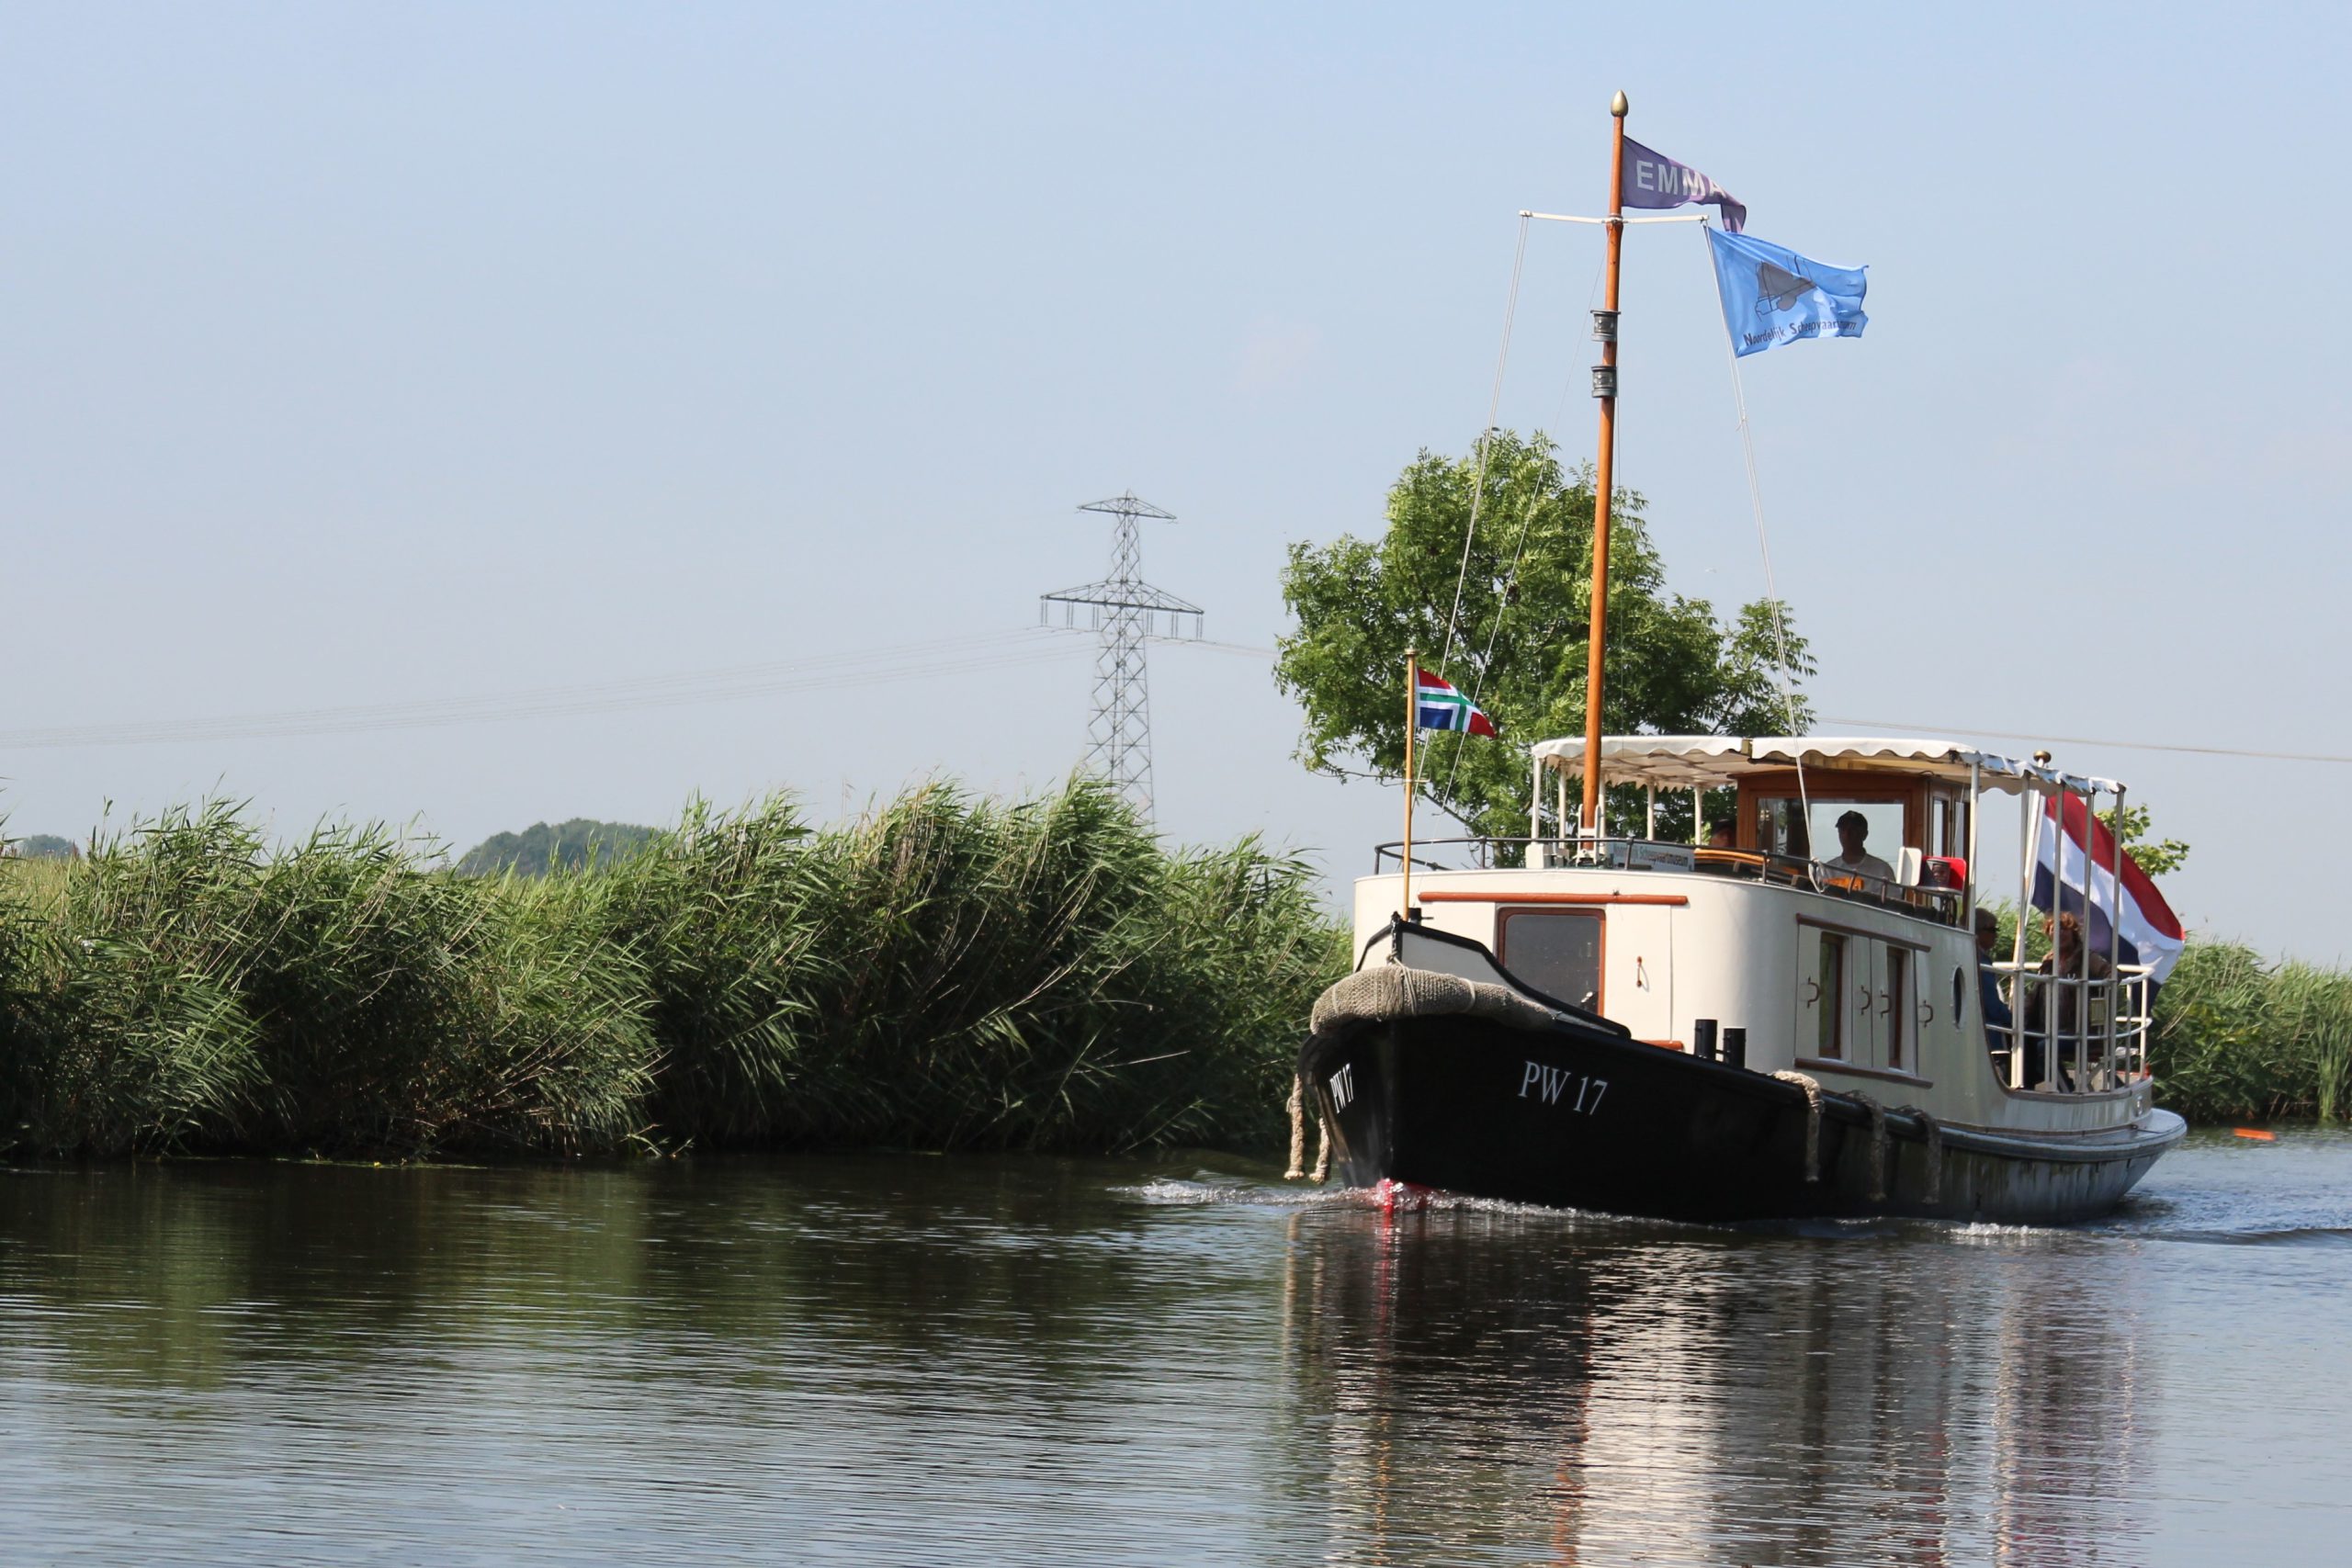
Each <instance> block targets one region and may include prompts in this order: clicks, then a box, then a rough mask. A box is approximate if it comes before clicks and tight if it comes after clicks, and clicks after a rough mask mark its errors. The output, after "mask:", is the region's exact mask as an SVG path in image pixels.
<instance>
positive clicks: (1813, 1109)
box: [1772, 1067, 1821, 1181]
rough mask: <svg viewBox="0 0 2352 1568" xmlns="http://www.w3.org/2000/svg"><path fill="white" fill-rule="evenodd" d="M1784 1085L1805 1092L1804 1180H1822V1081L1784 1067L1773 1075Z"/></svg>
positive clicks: (1808, 1074) (1809, 1074)
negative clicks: (1792, 1085) (1788, 1084)
mask: <svg viewBox="0 0 2352 1568" xmlns="http://www.w3.org/2000/svg"><path fill="white" fill-rule="evenodd" d="M1772 1076H1773V1077H1776V1078H1778V1079H1780V1080H1781V1082H1782V1083H1792V1084H1794V1085H1796V1086H1797V1087H1798V1088H1799V1089H1803V1090H1804V1179H1806V1180H1807V1181H1818V1180H1820V1179H1821V1080H1820V1079H1819V1078H1816V1077H1814V1076H1813V1075H1812V1074H1811V1073H1800V1072H1796V1071H1793V1070H1792V1069H1790V1068H1787V1067H1783V1068H1781V1070H1780V1071H1779V1072H1776V1073H1774V1074H1773V1075H1772Z"/></svg>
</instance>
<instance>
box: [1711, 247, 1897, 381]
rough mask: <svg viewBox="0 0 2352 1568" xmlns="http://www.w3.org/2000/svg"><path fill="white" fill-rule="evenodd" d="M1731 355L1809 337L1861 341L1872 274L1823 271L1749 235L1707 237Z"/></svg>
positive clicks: (1853, 269)
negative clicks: (1859, 339)
mask: <svg viewBox="0 0 2352 1568" xmlns="http://www.w3.org/2000/svg"><path fill="white" fill-rule="evenodd" d="M1707 243H1709V244H1710V245H1712V246H1713V247H1714V253H1715V286H1716V288H1718V289H1719V290H1721V292H1722V294H1723V297H1724V326H1725V327H1727V328H1729V329H1730V330H1731V346H1732V351H1733V352H1734V353H1736V354H1739V355H1749V354H1761V353H1763V352H1764V351H1765V350H1766V349H1768V348H1774V347H1778V346H1779V345H1780V344H1784V343H1794V342H1796V341H1797V339H1799V338H1807V337H1860V336H1861V335H1862V329H1863V328H1864V327H1866V326H1868V325H1869V324H1870V318H1869V317H1868V316H1866V315H1864V314H1862V296H1863V294H1865V293H1866V292H1868V291H1869V288H1870V276H1869V274H1870V268H1868V267H1862V266H1854V267H1846V266H1824V265H1821V264H1820V263H1819V262H1816V261H1807V260H1806V259H1805V258H1804V257H1803V256H1801V255H1799V254H1796V252H1794V251H1792V250H1788V249H1786V248H1784V247H1782V246H1780V245H1774V244H1769V243H1766V242H1764V241H1762V240H1758V239H1756V238H1753V237H1752V236H1750V235H1747V234H1726V233H1724V232H1722V231H1720V230H1716V229H1709V230H1708V231H1707Z"/></svg>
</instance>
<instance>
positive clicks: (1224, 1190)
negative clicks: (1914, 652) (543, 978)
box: [0, 1134, 2352, 1564]
mask: <svg viewBox="0 0 2352 1568" xmlns="http://www.w3.org/2000/svg"><path fill="white" fill-rule="evenodd" d="M1269 1176H1270V1172H1268V1171H1267V1170H1265V1169H1264V1168H1259V1167H1255V1166H1250V1165H1247V1164H1243V1163H1238V1162H1230V1161H1227V1162H1212V1163H1208V1164H1205V1165H1204V1162H1203V1161H1202V1160H1201V1159H1199V1158H1190V1159H1176V1160H1163V1161H1157V1162H1152V1163H1140V1162H1125V1163H1122V1162H1105V1161H1045V1160H1034V1159H960V1158H937V1157H921V1156H908V1157H898V1158H886V1157H878V1156H875V1157H856V1158H844V1157H808V1158H789V1159H777V1160H773V1161H759V1162H735V1161H711V1160H705V1161H699V1162H695V1163H692V1164H688V1163H684V1162H680V1163H673V1164H669V1165H664V1166H660V1167H653V1168H636V1169H619V1170H597V1171H578V1170H545V1169H539V1170H512V1169H497V1170H476V1169H438V1170H373V1169H357V1168H320V1167H296V1166H267V1165H190V1166H177V1167H170V1168H162V1169H157V1168H140V1169H107V1170H99V1171H91V1172H82V1171H75V1172H65V1173H60V1172H30V1173H28V1172H17V1173H13V1174H7V1175H5V1176H0V1325H4V1326H0V1438H5V1441H0V1541H5V1542H6V1545H5V1547H0V1557H5V1559H6V1561H7V1562H11V1563H20V1562H106V1563H119V1562H273V1563H276V1562H334V1563H339V1564H340V1563H363V1562H431V1563H452V1562H498V1563H507V1562H526V1563H527V1562H647V1563H662V1564H668V1563H690V1562H817V1561H828V1560H831V1561H842V1562H861V1563H882V1562H906V1563H962V1562H1041V1561H1059V1562H1148V1563H1173V1562H1244V1563H1258V1562H1269V1563H1286V1562H1308V1561H1319V1562H1365V1563H1371V1562H1384V1563H1416V1562H1448V1563H1455V1562H1747V1563H1762V1562H1773V1563H1780V1562H1853V1563H1880V1562H1988V1561H2008V1562H2032V1563H2037V1564H2040V1563H2051V1562H2120V1563H2130V1562H2212V1561H2220V1560H2223V1559H2229V1560H2237V1561H2247V1560H2267V1561H2278V1562H2327V1561H2334V1562H2341V1561H2344V1560H2346V1556H2347V1554H2352V1415H2347V1406H2348V1405H2352V1376H2347V1370H2346V1349H2347V1347H2352V1245H2347V1243H2352V1139H2347V1138H2346V1137H2343V1136H2340V1135H2324V1134H2282V1135H2281V1137H2280V1140H2279V1141H2278V1143H2277V1144H2273V1145H2255V1144H2248V1143H2245V1142H2241V1141H2237V1140H2233V1139H2230V1138H2227V1137H2223V1138H2220V1139H2215V1138H2212V1137H2211V1136H2203V1137H2200V1138H2199V1140H2198V1141H2196V1142H2195V1143H2193V1144H2192V1145H2190V1146H2189V1147H2188V1148H2187V1149H2186V1150H2184V1151H2182V1152H2180V1153H2178V1154H2177V1155H2175V1156H2172V1157H2170V1158H2169V1159H2168V1160H2167V1161H2166V1162H2165V1165H2164V1166H2163V1167H2162V1168H2161V1169H2160V1171H2159V1173H2158V1175H2157V1176H2156V1178H2155V1179H2154V1181H2153V1182H2152V1184H2151V1185H2150V1186H2149V1188H2148V1189H2146V1190H2145V1192H2144V1194H2143V1196H2142V1197H2140V1198H2139V1199H2137V1200H2136V1201H2134V1202H2133V1203H2132V1205H2131V1207H2130V1208H2129V1210H2128V1211H2126V1212H2124V1213H2121V1214H2120V1215H2119V1216H2118V1217H2117V1218H2115V1219H2114V1220H2113V1221H2111V1222H2109V1223H2108V1224H2103V1225H2100V1226H2098V1227H2095V1228H2091V1229H2086V1230H2075V1231H2033V1230H2011V1229H1996V1228H1991V1227H1973V1228H1964V1229H1963V1228H1954V1227H1951V1226H1942V1225H1927V1224H1891V1225H1865V1226H1817V1227H1804V1228H1796V1229H1781V1230H1768V1231H1754V1230H1748V1231H1726V1230H1709V1229H1697V1228H1691V1227H1683V1226H1666V1225H1649V1224H1627V1223H1622V1222H1615V1221H1607V1220H1601V1219H1596V1218H1591V1217H1587V1216H1577V1215H1567V1214H1556V1213H1540V1212H1530V1211H1524V1210H1495V1209H1480V1208H1462V1209H1451V1210H1439V1211H1435V1212H1431V1213H1425V1214H1419V1215H1404V1216H1398V1217H1397V1218H1396V1219H1394V1220H1393V1221H1384V1219H1383V1218H1382V1217H1381V1216H1380V1215H1378V1214H1377V1213H1374V1212H1371V1211H1370V1210H1368V1209H1366V1208H1364V1207H1363V1206H1361V1205H1359V1204H1356V1203H1353V1202H1350V1201H1337V1200H1334V1199H1332V1198H1331V1197H1329V1196H1327V1195H1314V1196H1309V1195H1306V1194H1303V1193H1301V1192H1299V1191H1297V1190H1285V1189H1284V1188H1283V1186H1282V1185H1281V1184H1280V1183H1279V1182H1275V1181H1272V1180H1270V1179H1269Z"/></svg>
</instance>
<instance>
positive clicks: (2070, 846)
mask: <svg viewBox="0 0 2352 1568" xmlns="http://www.w3.org/2000/svg"><path fill="white" fill-rule="evenodd" d="M2064 798H2065V802H2066V819H2065V823H2064V827H2063V828H2062V827H2061V826H2060V825H2059V822H2058V819H2057V811H2058V802H2057V801H2055V800H2052V801H2050V802H2049V803H2048V804H2046V805H2045V806H2043V807H2042V809H2041V821H2040V823H2039V824H2038V825H2037V827H2036V829H2035V837H2036V839H2037V840H2039V842H2038V843H2037V845H2036V846H2035V847H2036V852H2037V856H2038V859H2039V864H2037V865H2036V867H2035V869H2034V873H2033V907H2034V908H2037V909H2040V910H2042V911H2044V912H2045V913H2046V912H2048V910H2049V909H2050V908H2051V906H2052V891H2053V889H2056V888H2061V887H2063V888H2064V896H2065V905H2064V908H2068V909H2070V910H2072V911H2074V913H2075V915H2076V916H2078V917H2079V916H2080V915H2081V914H2082V912H2083V888H2084V886H2085V885H2086V882H2087V883H2088V886H2089V887H2090V889H2091V893H2090V906H2091V915H2090V919H2089V920H2088V921H2087V922H2086V928H2087V931H2088V934H2089V936H2090V946H2091V951H2092V952H2093V953H2106V952H2107V950H2108V922H2109V919H2110V918H2111V919H2113V920H2114V922H2115V935H2116V937H2117V939H2118V940H2117V945H2116V951H2117V952H2118V953H2120V956H2121V957H2122V960H2123V962H2124V963H2126V964H2146V965H2147V966H2148V976H2149V978H2150V979H2152V980H2154V981H2155V983H2156V984H2158V985H2160V986H2161V985H2163V984H2164V982H2165V976H2167V975H2170V974H2171V973H2172V966H2173V964H2176V963H2177V962H2178V961H2179V959H2180V946H2181V940H2182V939H2181V931H2180V919H2179V917H2177V916H2176V915H2175V914H2174V913H2173V912H2172V906H2171V905H2169V904H2167V903H2165V896H2164V895H2163V894H2161V893H2159V892H2157V891H2156V885H2155V884H2154V883H2153V882H2151V881H2149V880H2148V874H2147V873H2146V872H2144V871H2142V870H2141V869H2140V868H2139V866H2138V865H2137V864H2135V863H2133V861H2132V859H2131V854H2130V852H2125V854H2124V856H2123V886H2121V887H2120V889H2119V888H2118V887H2117V886H2116V885H2115V883H2116V877H2115V835H2114V834H2112V833H2110V832H2109V831H2108V828H2107V824H2106V823H2104V822H2101V821H2100V820H2099V819H2098V818H2096V817H2093V816H2092V815H2091V813H2090V807H2089V806H2088V804H2087V803H2086V801H2085V800H2084V799H2083V797H2082V796H2081V795H2066V796H2065V797H2064ZM2086 829H2087V830H2088V832H2089V833H2090V834H2091V835H2092V836H2091V838H2090V840H2088V842H2089V850H2088V852H2087V853H2086V851H2085V848H2084V845H2085V839H2084V833H2085V831H2086ZM2094 867H2095V869H2092V868H2094ZM2086 870H2087V872H2088V875H2087V876H2086Z"/></svg>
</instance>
